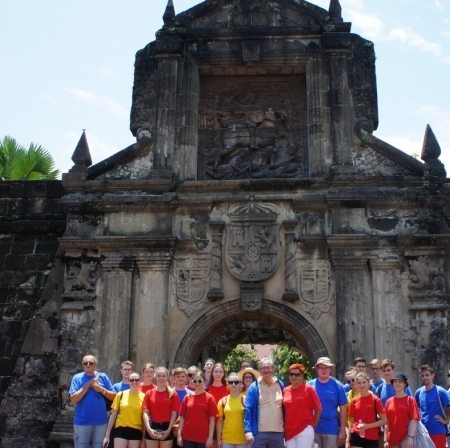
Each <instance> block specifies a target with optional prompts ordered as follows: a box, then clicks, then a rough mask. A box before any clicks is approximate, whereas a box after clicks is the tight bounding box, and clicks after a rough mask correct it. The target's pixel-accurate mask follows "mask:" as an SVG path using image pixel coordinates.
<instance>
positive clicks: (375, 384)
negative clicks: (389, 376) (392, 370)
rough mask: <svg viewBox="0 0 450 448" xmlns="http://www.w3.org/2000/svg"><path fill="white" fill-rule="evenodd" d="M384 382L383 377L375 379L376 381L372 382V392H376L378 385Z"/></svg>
mask: <svg viewBox="0 0 450 448" xmlns="http://www.w3.org/2000/svg"><path fill="white" fill-rule="evenodd" d="M384 383H386V381H384V379H383V378H381V380H380V381H377V382H376V383H373V387H372V392H374V393H375V394H376V393H377V389H378V387H379V386H381V385H382V384H384ZM373 388H375V390H373Z"/></svg>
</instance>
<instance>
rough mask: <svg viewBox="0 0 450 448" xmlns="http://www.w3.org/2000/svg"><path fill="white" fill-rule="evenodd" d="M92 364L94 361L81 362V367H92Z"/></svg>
mask: <svg viewBox="0 0 450 448" xmlns="http://www.w3.org/2000/svg"><path fill="white" fill-rule="evenodd" d="M94 364H95V362H94V361H83V366H93V365H94Z"/></svg>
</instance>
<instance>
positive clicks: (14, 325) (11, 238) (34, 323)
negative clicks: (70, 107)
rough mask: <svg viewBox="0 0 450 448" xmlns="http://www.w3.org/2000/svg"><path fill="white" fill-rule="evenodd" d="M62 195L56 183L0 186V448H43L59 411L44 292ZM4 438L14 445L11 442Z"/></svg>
mask: <svg viewBox="0 0 450 448" xmlns="http://www.w3.org/2000/svg"><path fill="white" fill-rule="evenodd" d="M63 195H64V189H63V187H62V186H61V182H60V181H42V182H41V181H33V182H1V185H0V263H1V266H2V270H1V272H0V291H1V295H0V307H1V313H2V321H1V322H0V401H1V407H0V437H1V440H2V443H1V446H2V447H3V448H5V447H9V446H22V447H28V446H29V447H33V448H36V447H41V446H42V447H44V446H46V445H45V444H44V442H43V440H45V439H47V438H48V435H49V432H50V430H51V428H52V425H53V420H54V418H55V417H54V415H53V417H52V419H51V421H48V420H47V419H46V416H47V415H48V413H50V414H55V412H58V410H59V392H58V388H57V384H58V383H57V381H58V378H57V373H58V371H57V364H56V354H57V346H58V342H57V341H58V340H57V337H58V336H57V335H56V336H54V338H53V347H54V349H53V350H51V349H50V344H49V342H50V341H51V338H50V337H49V336H50V333H51V332H52V331H55V332H57V333H58V334H59V331H58V315H57V313H58V310H57V308H56V307H49V295H48V294H46V290H47V289H48V286H47V287H46V286H45V285H46V284H47V285H48V284H49V283H52V281H50V282H48V281H47V280H48V279H49V278H51V279H53V277H54V269H53V267H54V263H55V254H56V253H57V248H58V245H59V243H58V240H57V238H59V237H61V236H62V235H63V233H64V230H65V227H66V216H65V214H64V212H63V211H62V209H61V206H60V198H61V197H62V196H63ZM60 276H61V275H60ZM53 289H54V288H53ZM46 309H47V311H45V310H46ZM42 323H43V324H42ZM27 335H28V336H27ZM36 345H40V347H41V348H40V350H38V351H36V350H35V347H36ZM7 390H8V392H7ZM24 403H26V406H24ZM33 406H36V409H34V410H33V409H32V407H33ZM30 434H33V438H30ZM11 435H15V436H17V437H18V438H13V439H10V436H11ZM32 439H35V440H32ZM19 440H20V442H19ZM24 440H26V442H24Z"/></svg>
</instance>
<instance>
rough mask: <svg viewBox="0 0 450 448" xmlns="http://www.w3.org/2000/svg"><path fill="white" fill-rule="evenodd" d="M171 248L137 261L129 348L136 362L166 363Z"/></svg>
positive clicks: (138, 363) (159, 364)
mask: <svg viewBox="0 0 450 448" xmlns="http://www.w3.org/2000/svg"><path fill="white" fill-rule="evenodd" d="M171 259H172V251H161V252H153V253H150V254H148V255H146V256H145V257H140V259H139V260H138V261H137V265H138V268H139V279H138V280H137V281H136V283H135V286H136V290H135V291H134V298H133V299H134V300H133V303H134V306H133V327H132V352H133V357H134V359H135V362H136V365H137V366H138V367H139V368H140V366H142V365H143V364H144V363H145V362H151V363H153V364H155V366H165V365H166V363H167V345H168V319H167V313H168V307H169V267H170V262H171Z"/></svg>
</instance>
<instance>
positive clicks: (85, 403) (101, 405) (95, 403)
mask: <svg viewBox="0 0 450 448" xmlns="http://www.w3.org/2000/svg"><path fill="white" fill-rule="evenodd" d="M94 377H95V375H91V376H88V375H86V374H85V373H84V372H81V373H77V374H76V375H75V376H74V377H73V378H72V383H71V385H70V389H69V394H73V393H75V392H77V391H78V390H80V389H81V387H82V386H83V385H84V384H86V383H87V382H88V381H90V380H92V378H94ZM98 384H99V385H100V386H102V387H104V388H105V389H106V390H110V391H112V390H113V388H112V387H113V386H112V384H111V381H110V380H109V378H108V377H107V376H106V375H105V374H104V373H100V374H98ZM73 423H74V424H75V425H104V424H105V423H108V413H107V412H106V402H105V397H104V395H103V394H101V393H99V392H95V390H94V389H91V388H89V390H88V391H87V392H86V394H85V395H84V397H83V398H82V399H81V400H80V401H79V402H78V403H77V404H76V405H75V419H74V421H73Z"/></svg>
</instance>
